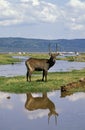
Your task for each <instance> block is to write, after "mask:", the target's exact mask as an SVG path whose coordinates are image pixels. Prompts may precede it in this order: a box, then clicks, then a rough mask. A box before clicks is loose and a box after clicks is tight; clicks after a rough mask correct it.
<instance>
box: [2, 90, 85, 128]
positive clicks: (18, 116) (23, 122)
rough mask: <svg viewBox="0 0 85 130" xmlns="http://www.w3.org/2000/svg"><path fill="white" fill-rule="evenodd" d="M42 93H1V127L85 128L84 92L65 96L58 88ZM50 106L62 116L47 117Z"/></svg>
mask: <svg viewBox="0 0 85 130" xmlns="http://www.w3.org/2000/svg"><path fill="white" fill-rule="evenodd" d="M42 95H43V93H29V92H27V93H26V94H25V93H24V94H14V93H13V94H11V93H4V92H0V130H35V129H36V130H85V93H84V92H79V93H74V94H69V95H68V94H66V95H65V93H64V94H61V92H60V91H59V90H58V91H55V92H48V93H44V96H42ZM30 96H31V97H32V99H33V100H32V99H31V98H30ZM30 99H31V100H30ZM41 101H42V103H41ZM46 102H47V103H46ZM32 103H33V104H32ZM36 104H37V105H36ZM41 104H42V105H43V106H44V107H43V108H42V105H41ZM50 106H52V108H53V107H54V106H55V111H56V112H57V113H58V114H59V116H55V114H54V115H51V116H50V118H48V113H49V112H50V111H51V108H50ZM49 108H50V109H49Z"/></svg>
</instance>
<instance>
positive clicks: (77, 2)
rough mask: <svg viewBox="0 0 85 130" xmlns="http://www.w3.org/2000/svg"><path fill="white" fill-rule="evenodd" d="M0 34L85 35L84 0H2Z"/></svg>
mask: <svg viewBox="0 0 85 130" xmlns="http://www.w3.org/2000/svg"><path fill="white" fill-rule="evenodd" d="M0 37H24V38H36V39H37V38H38V39H76V38H78V39H80V38H85V0H0Z"/></svg>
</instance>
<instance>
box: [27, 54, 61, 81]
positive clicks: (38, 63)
mask: <svg viewBox="0 0 85 130" xmlns="http://www.w3.org/2000/svg"><path fill="white" fill-rule="evenodd" d="M49 54H50V58H49V59H37V58H29V59H28V60H26V61H25V65H26V67H27V74H26V78H27V81H28V77H29V81H31V75H32V73H33V71H43V76H42V81H44V77H45V81H47V73H48V70H49V68H51V67H52V66H53V65H54V64H55V62H56V56H58V55H59V53H57V52H56V53H49Z"/></svg>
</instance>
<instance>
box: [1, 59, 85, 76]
mask: <svg viewBox="0 0 85 130" xmlns="http://www.w3.org/2000/svg"><path fill="white" fill-rule="evenodd" d="M82 68H85V62H68V61H63V60H57V61H56V64H55V65H54V66H53V67H52V68H50V69H49V72H66V71H71V70H74V69H75V70H80V69H82ZM20 75H26V66H25V63H24V60H23V62H21V63H17V64H14V65H0V76H6V77H12V76H20Z"/></svg>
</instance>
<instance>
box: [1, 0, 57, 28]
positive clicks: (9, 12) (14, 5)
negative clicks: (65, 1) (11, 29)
mask: <svg viewBox="0 0 85 130" xmlns="http://www.w3.org/2000/svg"><path fill="white" fill-rule="evenodd" d="M0 12H1V15H0V25H2V26H7V25H13V24H21V23H38V22H50V23H52V22H55V21H56V20H57V19H58V17H59V13H58V8H57V6H55V5H54V4H52V3H47V2H45V1H39V0H17V2H10V1H9V0H8V1H7V0H1V1H0Z"/></svg>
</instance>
